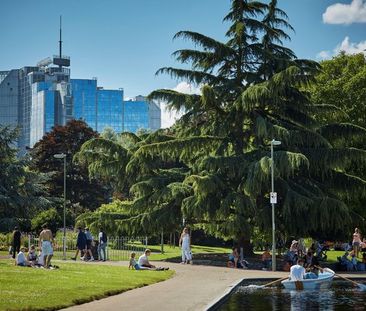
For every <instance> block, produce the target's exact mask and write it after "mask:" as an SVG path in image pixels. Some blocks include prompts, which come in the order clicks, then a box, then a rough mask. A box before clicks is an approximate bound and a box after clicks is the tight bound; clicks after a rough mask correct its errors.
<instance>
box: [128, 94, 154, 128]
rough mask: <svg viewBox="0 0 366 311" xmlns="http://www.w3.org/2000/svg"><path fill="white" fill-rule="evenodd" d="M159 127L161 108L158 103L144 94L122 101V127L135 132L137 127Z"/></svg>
mask: <svg viewBox="0 0 366 311" xmlns="http://www.w3.org/2000/svg"><path fill="white" fill-rule="evenodd" d="M160 127H161V110H160V107H159V105H158V104H156V103H155V102H153V101H149V100H147V99H146V97H144V96H141V95H139V96H136V97H135V98H133V99H132V100H128V101H124V117H123V129H124V131H125V132H133V133H136V132H137V131H138V130H139V129H148V130H152V131H154V130H157V129H159V128H160Z"/></svg>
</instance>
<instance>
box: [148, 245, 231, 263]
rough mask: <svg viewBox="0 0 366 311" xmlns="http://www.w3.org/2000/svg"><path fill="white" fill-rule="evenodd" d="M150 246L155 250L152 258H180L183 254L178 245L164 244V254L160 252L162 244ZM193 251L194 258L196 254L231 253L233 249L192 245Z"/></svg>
mask: <svg viewBox="0 0 366 311" xmlns="http://www.w3.org/2000/svg"><path fill="white" fill-rule="evenodd" d="M148 247H149V248H150V249H151V251H152V252H153V253H152V254H151V256H150V257H149V258H150V260H166V259H171V258H175V257H179V258H180V257H181V256H182V252H181V249H180V248H179V247H178V246H176V247H172V246H169V245H164V254H161V253H160V250H161V247H160V245H149V246H148ZM192 253H193V258H194V255H195V254H229V253H231V249H230V248H224V247H211V246H199V245H192Z"/></svg>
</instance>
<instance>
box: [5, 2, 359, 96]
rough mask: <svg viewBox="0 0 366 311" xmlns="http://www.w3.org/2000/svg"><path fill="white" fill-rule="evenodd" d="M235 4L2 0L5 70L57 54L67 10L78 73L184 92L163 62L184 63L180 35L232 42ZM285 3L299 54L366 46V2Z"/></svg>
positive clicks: (138, 88)
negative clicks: (163, 71)
mask: <svg viewBox="0 0 366 311" xmlns="http://www.w3.org/2000/svg"><path fill="white" fill-rule="evenodd" d="M229 7H230V0H184V1H183V0H104V1H101V0H62V1H54V0H32V1H29V0H12V1H6V0H0V14H1V18H0V29H1V31H0V42H1V48H0V70H7V69H12V68H19V67H22V66H25V65H33V64H35V63H37V61H39V60H40V59H42V58H45V57H47V56H50V55H53V54H57V53H58V24H59V15H60V14H61V15H62V16H63V41H64V49H63V51H64V54H65V55H69V56H71V70H72V77H73V78H92V77H97V78H98V84H99V85H100V86H104V87H105V88H120V87H122V88H124V90H125V96H126V97H132V96H135V95H139V94H142V95H147V94H148V93H149V92H151V91H152V90H154V89H157V88H176V89H182V90H184V89H185V88H187V87H189V86H187V85H186V84H178V82H177V81H174V80H172V79H170V78H169V77H168V76H157V77H156V76H155V72H156V70H157V69H159V68H160V67H162V66H179V64H177V63H175V62H174V59H173V58H172V57H171V53H172V52H173V51H175V50H177V49H179V48H183V47H187V46H189V43H187V42H184V41H181V40H175V41H173V40H172V38H173V35H174V34H175V33H176V32H177V31H179V30H193V31H198V32H201V33H204V34H206V35H209V36H212V37H215V38H217V39H221V40H224V39H225V38H224V33H225V30H226V28H227V24H225V23H222V18H223V16H224V15H225V14H226V13H227V11H228V9H229ZM279 7H280V8H281V9H283V10H285V11H286V12H287V14H288V15H289V18H290V20H289V21H290V23H291V24H292V26H293V27H294V28H295V30H296V33H294V34H292V35H291V36H292V41H291V42H289V43H288V44H287V45H288V46H289V47H290V48H292V49H293V50H294V51H295V53H296V54H297V56H298V57H299V58H310V59H317V60H320V59H322V58H329V57H331V56H332V55H334V53H337V51H339V50H340V49H343V50H346V51H347V52H350V53H353V52H357V51H361V50H363V49H366V0H279Z"/></svg>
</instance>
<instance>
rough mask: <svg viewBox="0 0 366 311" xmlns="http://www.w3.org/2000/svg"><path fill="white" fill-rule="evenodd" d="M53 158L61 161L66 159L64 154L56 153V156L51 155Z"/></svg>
mask: <svg viewBox="0 0 366 311" xmlns="http://www.w3.org/2000/svg"><path fill="white" fill-rule="evenodd" d="M53 157H54V158H56V159H63V158H65V157H66V154H64V153H56V154H54V155H53Z"/></svg>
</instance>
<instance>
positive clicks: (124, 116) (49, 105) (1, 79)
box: [0, 19, 161, 153]
mask: <svg viewBox="0 0 366 311" xmlns="http://www.w3.org/2000/svg"><path fill="white" fill-rule="evenodd" d="M69 67H70V57H68V56H65V55H62V30H61V19H60V40H59V54H58V55H54V56H53V57H47V58H45V59H43V60H41V61H40V62H38V63H37V65H36V66H25V67H23V68H20V69H13V70H7V71H0V125H11V126H14V127H18V128H19V129H20V137H19V140H18V142H17V145H18V148H19V149H20V152H21V153H24V152H25V150H26V148H27V147H33V146H34V144H35V143H37V141H39V140H40V139H41V138H42V137H43V135H44V134H46V133H47V132H49V131H51V130H52V127H54V126H56V125H65V124H66V123H67V122H68V121H69V120H71V119H72V118H75V119H83V120H84V121H85V122H86V123H87V124H88V125H89V126H90V127H92V128H93V129H94V130H96V131H98V132H102V131H103V130H104V129H105V128H107V127H108V128H112V129H113V130H114V131H115V132H117V133H120V132H124V131H131V132H136V131H137V130H139V129H150V130H156V129H159V128H160V126H161V116H160V114H161V112H160V107H159V106H158V105H156V104H155V103H153V102H149V101H147V100H146V99H145V97H143V96H138V97H136V98H135V99H134V100H133V101H123V89H118V90H107V89H104V88H102V87H98V85H97V80H96V79H95V78H94V79H71V78H70V69H69Z"/></svg>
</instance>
